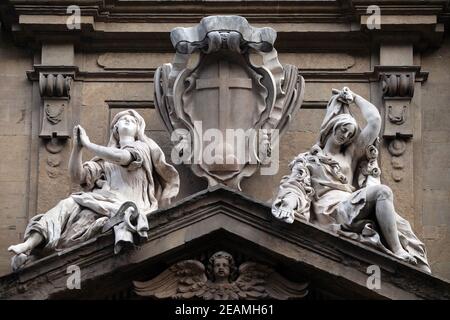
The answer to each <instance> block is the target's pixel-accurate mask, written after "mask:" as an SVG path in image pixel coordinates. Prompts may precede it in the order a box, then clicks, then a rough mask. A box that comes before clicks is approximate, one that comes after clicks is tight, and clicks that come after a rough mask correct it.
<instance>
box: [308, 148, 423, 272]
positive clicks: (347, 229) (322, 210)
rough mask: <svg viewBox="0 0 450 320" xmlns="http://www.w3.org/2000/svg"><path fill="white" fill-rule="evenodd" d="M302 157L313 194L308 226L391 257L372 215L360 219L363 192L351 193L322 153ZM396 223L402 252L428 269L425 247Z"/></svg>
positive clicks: (404, 225)
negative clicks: (356, 242)
mask: <svg viewBox="0 0 450 320" xmlns="http://www.w3.org/2000/svg"><path fill="white" fill-rule="evenodd" d="M318 149H320V148H318ZM306 157H307V159H308V163H307V167H308V169H309V172H310V175H311V186H312V188H313V189H314V191H315V194H314V196H313V199H312V202H311V205H312V210H311V211H312V212H311V220H312V222H313V223H316V224H318V225H321V226H322V227H325V228H327V229H330V230H333V231H334V232H337V233H338V234H342V235H344V236H346V237H349V238H352V239H355V240H357V241H359V242H362V243H366V244H368V245H371V246H375V247H377V248H379V249H381V250H383V251H385V252H386V253H389V254H393V252H392V251H391V250H389V249H388V248H387V247H386V246H385V244H384V243H383V241H382V239H381V237H380V234H379V230H378V229H379V228H378V227H377V225H376V217H375V213H373V215H372V216H369V218H362V217H361V216H362V215H361V214H360V213H361V210H363V209H364V207H365V205H366V202H367V199H366V188H361V189H359V190H356V191H355V187H354V186H353V185H352V184H351V183H349V182H347V181H346V178H345V176H344V175H343V174H342V173H341V172H340V167H339V164H338V162H337V161H335V160H334V159H332V158H331V157H329V156H327V155H325V154H324V153H323V152H322V150H318V152H315V153H314V154H311V153H308V154H307V155H306ZM396 222H397V230H398V233H399V238H400V243H401V244H402V246H403V248H404V249H405V250H407V251H408V252H409V253H410V254H411V255H413V256H414V257H415V258H416V259H417V262H418V265H419V267H422V268H424V269H428V268H429V265H428V262H427V257H426V250H425V245H424V244H423V243H422V242H421V241H420V240H419V239H418V238H417V236H416V235H415V234H414V232H413V231H412V229H411V226H410V224H409V222H408V221H407V220H405V219H403V218H402V217H401V216H400V215H398V214H397V213H396Z"/></svg>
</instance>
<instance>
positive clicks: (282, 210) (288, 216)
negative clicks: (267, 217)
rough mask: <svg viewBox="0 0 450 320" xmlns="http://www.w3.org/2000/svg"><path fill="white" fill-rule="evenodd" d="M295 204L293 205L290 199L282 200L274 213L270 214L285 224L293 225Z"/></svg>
mask: <svg viewBox="0 0 450 320" xmlns="http://www.w3.org/2000/svg"><path fill="white" fill-rule="evenodd" d="M295 206H296V203H295V204H294V203H293V201H292V199H291V198H290V197H287V198H284V199H283V200H281V205H280V206H279V208H278V210H276V212H272V213H273V214H274V216H275V217H277V218H278V219H280V220H282V221H285V222H287V223H293V222H294V219H295V213H294V208H295Z"/></svg>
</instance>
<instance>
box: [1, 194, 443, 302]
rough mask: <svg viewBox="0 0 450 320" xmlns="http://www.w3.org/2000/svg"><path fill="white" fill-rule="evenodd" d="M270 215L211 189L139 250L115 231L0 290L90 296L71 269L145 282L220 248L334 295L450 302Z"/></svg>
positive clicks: (155, 222) (345, 243)
mask: <svg viewBox="0 0 450 320" xmlns="http://www.w3.org/2000/svg"><path fill="white" fill-rule="evenodd" d="M270 210H271V209H270V207H268V206H266V205H265V204H263V203H260V202H257V201H254V200H252V199H251V198H249V197H247V196H245V195H244V194H242V193H239V192H235V191H232V190H230V189H227V188H221V187H218V188H217V187H216V188H211V189H208V190H205V191H202V192H200V193H197V194H195V195H193V196H190V197H188V198H186V199H184V200H182V201H180V202H178V203H175V204H173V205H172V206H171V207H169V208H166V209H164V210H159V211H156V212H154V213H153V214H151V215H150V216H149V225H150V232H149V238H148V240H147V241H145V242H144V243H142V244H141V245H140V246H138V247H135V248H134V249H132V250H130V249H129V250H125V251H124V252H122V253H121V254H119V255H114V254H113V242H114V241H113V237H112V234H111V233H108V234H105V235H103V236H101V237H99V238H97V239H92V240H89V241H87V242H85V243H83V244H81V245H79V246H77V247H73V248H70V249H67V250H64V251H61V252H59V253H57V254H53V255H52V256H49V257H46V258H44V259H42V260H38V261H36V262H34V263H31V264H30V265H29V266H27V267H26V268H25V269H23V270H22V271H20V272H16V273H12V274H10V275H6V276H4V277H2V278H0V292H1V294H2V298H9V299H18V298H34V299H47V298H67V297H71V298H77V297H78V298H80V297H84V298H86V297H88V295H87V292H84V291H83V290H81V291H79V290H68V289H67V287H66V280H67V273H66V269H67V267H68V266H69V265H73V264H76V265H77V266H79V267H80V269H81V270H82V273H81V274H82V287H84V286H85V285H86V286H88V284H89V283H91V284H94V285H95V283H96V279H105V278H104V277H109V276H112V275H114V274H117V272H120V273H121V277H120V279H117V278H115V280H113V281H114V283H115V284H116V283H117V284H119V283H118V282H120V281H125V282H129V281H131V280H130V279H136V278H142V277H145V276H146V274H145V273H144V274H142V270H145V269H146V268H149V267H151V265H154V264H155V263H160V264H161V263H163V264H170V263H173V262H176V261H178V260H180V259H188V258H190V256H189V255H196V254H199V253H200V252H202V250H207V249H208V248H209V249H211V248H212V246H215V245H217V246H219V247H224V246H225V248H227V246H228V247H229V248H230V249H233V248H234V250H238V251H240V252H242V253H244V254H247V255H249V256H253V257H254V258H257V257H259V258H261V259H267V260H268V261H272V263H275V262H276V261H283V266H284V267H285V268H287V269H290V270H294V273H295V275H294V276H295V277H305V278H306V279H309V280H311V281H313V282H314V283H315V285H317V286H319V287H320V286H325V288H326V287H328V286H330V288H329V290H331V291H332V290H334V289H332V288H331V287H332V286H333V283H334V282H335V279H337V278H338V279H340V280H339V281H340V283H341V285H344V287H345V288H346V292H347V293H349V294H350V293H351V292H353V293H354V294H355V295H356V297H360V298H361V297H366V298H368V297H370V298H388V299H401V298H403V299H446V298H447V299H448V298H450V296H449V295H448V294H449V292H450V284H449V283H448V282H445V281H443V280H441V279H439V278H437V277H434V276H431V275H428V274H426V273H424V272H422V271H420V270H418V269H417V268H415V267H412V266H410V265H408V264H405V263H403V262H401V261H399V260H397V259H394V258H392V257H391V256H388V255H386V254H384V253H381V252H379V251H376V250H374V249H372V248H370V247H367V246H364V245H362V244H360V243H358V242H355V241H352V240H349V239H347V238H342V237H339V236H337V235H335V234H332V233H330V232H327V231H324V230H322V229H319V228H317V227H315V226H313V225H311V224H309V223H303V222H300V221H295V222H294V223H293V224H285V223H282V222H280V221H278V220H275V219H274V218H272V216H271V214H270ZM244 251H245V252H244ZM369 265H378V266H380V268H381V274H382V287H381V289H380V290H376V291H372V290H369V289H368V288H367V287H366V279H367V273H366V271H367V267H368V266H369ZM333 279H334V280H333ZM102 282H104V280H102ZM69 291H71V292H69ZM75 291H77V292H75ZM71 295H72V296H71ZM77 295H78V296H77Z"/></svg>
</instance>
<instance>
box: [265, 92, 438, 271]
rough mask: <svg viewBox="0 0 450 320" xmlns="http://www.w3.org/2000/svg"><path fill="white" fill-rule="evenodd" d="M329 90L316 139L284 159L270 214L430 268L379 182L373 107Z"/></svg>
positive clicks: (377, 123) (376, 123) (376, 117)
mask: <svg viewBox="0 0 450 320" xmlns="http://www.w3.org/2000/svg"><path fill="white" fill-rule="evenodd" d="M333 93H334V94H333V96H332V98H331V99H330V101H329V103H328V106H327V113H326V115H325V119H324V120H323V122H322V125H321V128H320V136H319V141H318V143H317V144H316V145H314V146H313V147H312V148H311V150H310V151H308V152H305V153H302V154H299V155H298V156H297V157H296V158H295V159H294V161H292V163H291V164H290V167H291V169H292V173H291V174H290V175H289V176H285V177H283V179H282V181H281V186H280V189H279V192H278V196H277V198H276V200H275V201H274V203H273V206H272V214H273V215H274V216H275V217H277V218H279V219H281V220H283V221H286V222H288V223H292V222H293V221H294V219H296V218H297V219H300V220H306V221H309V222H312V223H314V224H317V225H319V226H321V227H325V228H327V229H329V230H332V231H335V232H337V233H339V234H342V235H345V236H347V237H350V238H352V239H355V240H358V241H360V242H363V243H366V244H369V245H372V246H375V247H377V248H379V249H381V250H383V251H384V252H386V253H389V254H392V255H394V256H395V257H397V258H399V259H401V260H404V261H407V262H409V263H412V264H415V265H417V266H418V267H420V268H421V269H422V270H424V271H426V272H431V271H430V268H429V265H428V261H427V257H426V250H425V246H424V244H423V243H422V242H421V241H420V240H419V239H418V238H417V236H416V235H415V234H414V233H413V231H412V229H411V226H410V224H409V223H408V221H406V220H405V219H403V218H402V217H401V216H400V215H398V214H397V212H396V211H395V208H394V202H393V201H394V197H393V194H392V191H391V189H390V188H389V187H388V186H386V185H383V184H381V183H380V174H381V172H380V169H379V167H378V163H377V157H378V151H377V149H376V146H375V145H374V144H375V143H376V142H377V141H378V135H379V133H380V128H381V117H380V114H379V112H378V109H377V108H376V107H375V106H374V105H373V104H371V103H370V102H369V101H367V100H366V99H364V98H363V97H361V96H359V95H357V94H355V93H353V92H352V91H350V90H349V89H348V88H344V89H343V90H342V91H338V90H334V91H333ZM352 102H354V103H355V105H356V106H357V107H358V108H359V109H360V110H361V113H362V115H363V117H364V118H365V120H366V121H367V125H366V126H365V127H364V128H360V127H359V125H358V123H357V121H356V120H355V118H354V117H353V116H352V115H351V113H350V108H349V104H350V103H352Z"/></svg>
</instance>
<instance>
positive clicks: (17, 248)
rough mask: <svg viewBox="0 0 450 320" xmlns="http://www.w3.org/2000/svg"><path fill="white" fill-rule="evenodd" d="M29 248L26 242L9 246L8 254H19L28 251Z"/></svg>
mask: <svg viewBox="0 0 450 320" xmlns="http://www.w3.org/2000/svg"><path fill="white" fill-rule="evenodd" d="M29 249H30V248H28V244H27V243H26V242H22V243H19V244H16V245H13V246H10V247H9V248H8V251H9V252H14V253H15V254H21V253H25V252H26V251H28V250H29Z"/></svg>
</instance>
